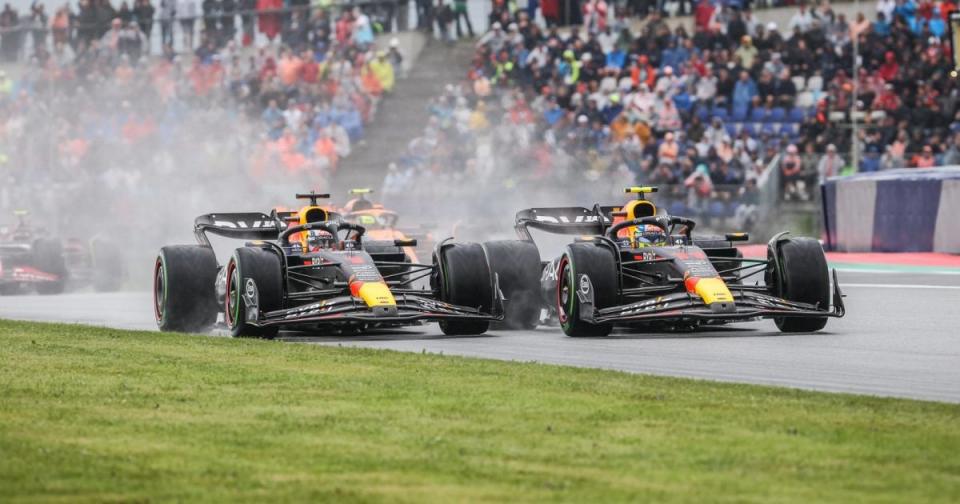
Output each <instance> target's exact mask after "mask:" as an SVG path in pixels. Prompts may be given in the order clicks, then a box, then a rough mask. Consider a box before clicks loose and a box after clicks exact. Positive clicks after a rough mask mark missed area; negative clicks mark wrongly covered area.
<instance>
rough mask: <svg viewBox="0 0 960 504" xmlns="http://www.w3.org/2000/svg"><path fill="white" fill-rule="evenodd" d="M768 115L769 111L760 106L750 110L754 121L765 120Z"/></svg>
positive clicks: (751, 118)
mask: <svg viewBox="0 0 960 504" xmlns="http://www.w3.org/2000/svg"><path fill="white" fill-rule="evenodd" d="M766 116H767V111H766V110H764V109H762V108H759V107H758V108H755V109H753V111H752V112H750V120H751V121H753V122H763V118H764V117H766Z"/></svg>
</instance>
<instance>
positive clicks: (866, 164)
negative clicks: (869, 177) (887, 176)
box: [860, 154, 880, 172]
mask: <svg viewBox="0 0 960 504" xmlns="http://www.w3.org/2000/svg"><path fill="white" fill-rule="evenodd" d="M878 170H880V158H878V157H877V155H876V154H867V155H866V156H864V158H863V159H862V160H861V161H860V171H862V172H875V171H878Z"/></svg>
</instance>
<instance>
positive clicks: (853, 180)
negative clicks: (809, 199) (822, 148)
mask: <svg viewBox="0 0 960 504" xmlns="http://www.w3.org/2000/svg"><path fill="white" fill-rule="evenodd" d="M823 212H824V216H825V219H824V221H825V222H824V224H825V230H826V243H825V245H826V247H827V248H828V249H830V250H838V251H844V252H948V253H960V220H958V219H957V216H958V215H960V167H958V166H949V167H940V168H927V169H900V170H890V171H886V172H879V173H869V174H859V175H855V176H850V177H837V178H831V179H829V180H827V182H826V183H825V184H824V185H823Z"/></svg>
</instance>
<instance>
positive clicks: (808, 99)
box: [796, 91, 815, 108]
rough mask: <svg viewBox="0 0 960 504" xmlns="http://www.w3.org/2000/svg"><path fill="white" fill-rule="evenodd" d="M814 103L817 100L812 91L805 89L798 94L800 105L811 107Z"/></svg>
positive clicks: (798, 104)
mask: <svg viewBox="0 0 960 504" xmlns="http://www.w3.org/2000/svg"><path fill="white" fill-rule="evenodd" d="M814 103H815V100H814V97H813V93H811V92H810V91H804V92H802V93H800V94H798V95H797V103H796V105H797V106H798V107H801V108H809V107H812V106H813V105H814Z"/></svg>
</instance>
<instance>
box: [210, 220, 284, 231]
mask: <svg viewBox="0 0 960 504" xmlns="http://www.w3.org/2000/svg"><path fill="white" fill-rule="evenodd" d="M213 225H214V226H217V227H222V228H229V229H270V228H274V227H276V224H274V222H273V221H260V220H255V221H253V222H245V221H236V222H233V221H225V220H215V221H213Z"/></svg>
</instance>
